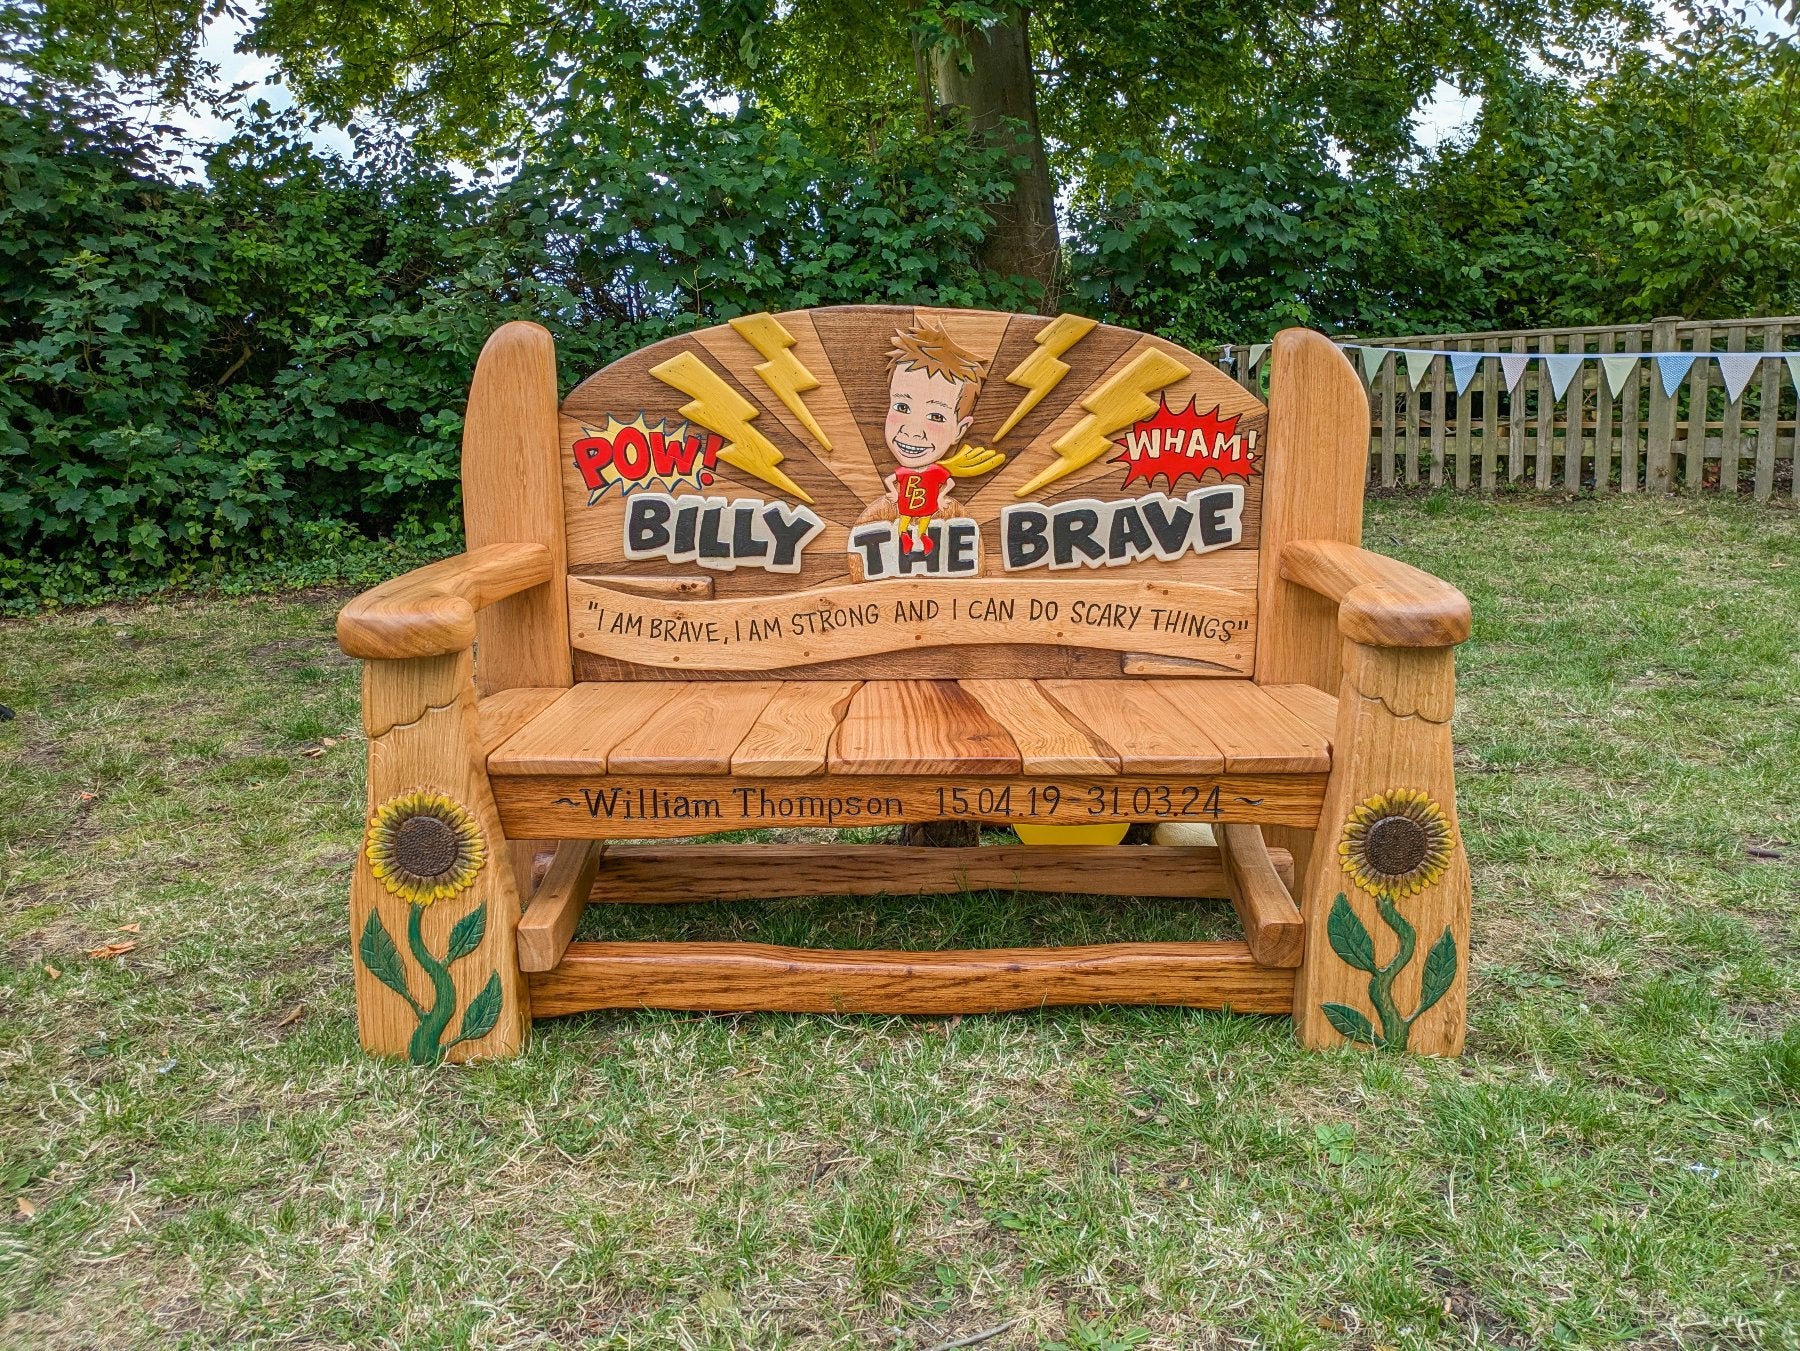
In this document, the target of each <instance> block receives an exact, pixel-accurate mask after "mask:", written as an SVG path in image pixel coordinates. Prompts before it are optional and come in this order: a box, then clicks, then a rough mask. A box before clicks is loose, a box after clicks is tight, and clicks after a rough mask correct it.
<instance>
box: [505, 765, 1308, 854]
mask: <svg viewBox="0 0 1800 1351" xmlns="http://www.w3.org/2000/svg"><path fill="white" fill-rule="evenodd" d="M493 763H494V760H493V759H490V762H489V764H490V772H491V773H492V782H493V789H494V798H495V801H497V802H498V803H499V804H500V817H501V820H502V821H503V822H504V823H505V826H506V834H507V837H508V838H509V839H515V840H573V839H627V840H628V839H646V840H650V839H670V838H673V837H679V836H687V835H707V834H713V833H716V832H719V831H726V830H746V829H750V828H767V827H784V828H785V827H793V826H814V827H818V826H826V827H831V828H834V829H843V828H845V827H850V826H884V825H901V824H903V823H905V822H909V821H939V820H944V819H947V818H952V817H958V818H962V819H965V820H971V821H1027V822H1035V823H1037V824H1039V825H1058V826H1071V825H1103V824H1105V823H1107V822H1109V821H1152V822H1154V821H1161V820H1177V821H1179V820H1188V821H1197V822H1212V821H1215V820H1225V821H1254V822H1256V823H1257V824H1259V825H1289V826H1311V825H1312V824H1313V823H1314V822H1315V821H1317V820H1318V815H1319V804H1320V802H1321V801H1322V800H1323V796H1324V789H1325V778H1326V776H1325V775H1323V774H1215V775H1195V776H1192V777H1184V776H1180V775H1158V776H1149V775H1140V774H1120V775H1116V776H1111V777H1101V776H1098V775H1080V774H1069V775H1058V776H1052V777H1045V778H1025V777H1023V776H1019V775H987V776H975V775H966V776H965V775H933V774H906V775H894V774H885V775H875V774H869V775H857V774H827V775H807V776H805V777H804V778H786V779H737V778H733V777H730V776H727V775H718V774H710V775H673V774H670V775H662V774H604V775H599V774H544V775H535V774H534V775H521V774H517V773H507V774H500V773H497V772H493V771H492V765H493ZM1048 788H1054V789H1055V790H1056V792H1057V794H1058V795H1059V803H1060V805H1059V806H1058V808H1057V809H1056V810H1055V811H1051V810H1050V809H1049V804H1048V802H1047V795H1046V791H1045V790H1046V789H1048ZM1033 789H1036V790H1037V799H1036V802H1037V807H1036V810H1035V811H1033V810H1029V809H1028V804H1029V803H1030V802H1031V800H1032V799H1031V791H1032V790H1033ZM1214 789H1217V790H1218V797H1217V799H1216V806H1217V810H1218V813H1219V815H1218V816H1217V817H1215V816H1213V815H1212V811H1211V809H1210V807H1209V806H1208V803H1209V799H1211V798H1212V794H1213V790H1214ZM1008 791H1010V793H1011V794H1012V796H1011V798H1010V799H1002V798H1001V796H1000V795H1001V794H1002V793H1006V792H1008ZM958 792H960V793H961V794H962V795H963V798H964V800H965V802H966V806H965V807H963V808H961V809H959V808H958V807H957V799H956V796H955V795H956V794H957V793H958ZM1165 793H1166V794H1167V799H1166V801H1165V798H1164V794H1165ZM983 804H986V805H983Z"/></svg>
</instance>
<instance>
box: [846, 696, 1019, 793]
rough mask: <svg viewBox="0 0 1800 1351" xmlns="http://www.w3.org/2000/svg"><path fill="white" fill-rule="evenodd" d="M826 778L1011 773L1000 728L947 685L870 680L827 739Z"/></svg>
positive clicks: (1008, 746)
mask: <svg viewBox="0 0 1800 1351" xmlns="http://www.w3.org/2000/svg"><path fill="white" fill-rule="evenodd" d="M828 763H829V767H830V770H831V772H832V773H833V774H859V775H860V774H1017V773H1018V772H1019V769H1020V758H1019V750H1018V747H1017V746H1015V745H1013V741H1012V738H1011V737H1010V736H1009V735H1007V731H1006V728H1005V727H1004V726H1002V725H1001V724H1000V723H999V722H998V721H996V720H995V719H994V718H993V717H992V715H990V714H989V713H988V711H987V710H986V709H985V708H983V707H982V705H981V703H980V701H978V700H976V699H975V698H973V697H971V696H970V695H969V694H968V693H966V692H965V691H964V690H963V688H962V687H961V686H960V685H958V684H957V683H956V682H955V681H954V680H871V681H868V682H867V683H865V684H864V685H863V686H862V687H861V688H860V689H858V690H857V691H856V693H855V695H853V696H852V697H851V700H850V707H849V709H848V710H847V711H846V712H845V714H844V720H843V721H842V722H841V723H839V724H838V729H837V733H836V735H835V736H834V737H833V738H832V742H831V754H830V759H829V761H828Z"/></svg>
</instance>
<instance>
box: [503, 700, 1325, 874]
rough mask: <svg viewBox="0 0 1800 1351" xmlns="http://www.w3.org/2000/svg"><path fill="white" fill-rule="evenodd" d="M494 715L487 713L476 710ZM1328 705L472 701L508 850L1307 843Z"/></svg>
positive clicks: (1319, 784) (1321, 776) (1321, 785)
mask: <svg viewBox="0 0 1800 1351" xmlns="http://www.w3.org/2000/svg"><path fill="white" fill-rule="evenodd" d="M490 706H491V707H490ZM1336 708H1337V701H1336V700H1335V699H1333V698H1331V697H1330V696H1329V695H1326V694H1322V693H1320V692H1319V691H1318V690H1317V689H1314V688H1312V687H1311V686H1304V685H1276V686H1267V687H1265V686H1259V685H1256V684H1254V683H1252V682H1250V681H1247V680H1156V679H1146V678H1142V677H1133V678H1129V679H1120V680H869V681H830V680H766V681H763V680H746V681H687V682H675V681H623V682H607V683H595V684H582V685H576V686H574V687H573V688H570V689H567V690H510V691H507V692H506V693H505V695H504V696H497V697H496V698H495V699H490V700H485V701H483V709H482V713H483V723H484V725H485V731H484V734H483V743H484V745H485V746H487V747H489V748H490V749H489V750H488V754H487V772H488V775H489V778H490V782H491V783H492V786H493V793H494V799H495V803H496V805H497V807H498V809H499V812H500V817H501V820H502V822H503V823H504V825H505V827H506V832H507V835H508V837H509V838H512V839H519V840H554V839H582V838H590V839H617V838H627V839H636V838H643V839H654V838H671V837H676V836H685V835H699V834H709V833H715V832H718V831H724V830H740V829H746V828H753V827H760V826H824V827H845V826H865V825H895V824H900V823H902V822H907V821H921V820H925V821H928V820H938V819H945V818H963V819H972V820H986V821H1012V822H1031V823H1033V824H1050V825H1082V824H1102V823H1106V822H1116V821H1122V820H1133V819H1143V820H1152V821H1165V822H1172V823H1180V822H1189V823H1208V824H1212V823H1219V822H1225V821H1249V822H1257V823H1261V824H1267V825H1297V826H1310V825H1311V824H1312V823H1313V822H1314V821H1316V820H1317V818H1318V812H1319V807H1320V804H1321V802H1322V801H1323V797H1324V792H1325V783H1326V779H1327V776H1328V774H1329V772H1330V769H1331V735H1332V727H1333V722H1334V719H1335V717H1336Z"/></svg>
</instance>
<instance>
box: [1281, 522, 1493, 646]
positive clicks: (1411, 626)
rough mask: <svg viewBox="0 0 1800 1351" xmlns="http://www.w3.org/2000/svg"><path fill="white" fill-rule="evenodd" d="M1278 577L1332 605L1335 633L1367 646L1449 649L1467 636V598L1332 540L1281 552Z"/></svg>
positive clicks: (1444, 584)
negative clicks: (1322, 598)
mask: <svg viewBox="0 0 1800 1351" xmlns="http://www.w3.org/2000/svg"><path fill="white" fill-rule="evenodd" d="M1281 575H1282V576H1283V577H1285V578H1286V579H1287V580H1288V581H1290V582H1293V583H1295V584H1296V585H1299V586H1303V587H1305V588H1306V589H1307V590H1309V591H1315V592H1317V593H1318V594H1319V595H1321V596H1324V597H1325V598H1326V599H1327V600H1333V601H1336V602H1337V606H1338V632H1339V633H1341V634H1343V635H1344V637H1346V638H1348V639H1350V640H1351V641H1352V642H1357V643H1362V644H1364V645H1365V646H1368V647H1454V646H1456V644H1458V643H1460V642H1462V641H1463V640H1464V639H1465V638H1467V637H1468V636H1469V624H1470V615H1469V599H1468V597H1467V596H1465V595H1463V593H1462V592H1460V591H1458V590H1457V589H1456V588H1455V587H1453V586H1451V585H1450V584H1449V583H1448V582H1441V581H1439V580H1438V579H1437V578H1436V577H1433V576H1432V575H1431V574H1430V573H1429V572H1421V571H1419V569H1417V568H1415V567H1413V566H1411V565H1410V564H1407V563H1402V562H1400V561H1399V560H1397V559H1393V558H1383V557H1382V556H1381V555H1380V554H1374V553H1370V552H1369V551H1368V550H1367V549H1359V548H1358V547H1357V546H1356V545H1354V544H1343V543H1340V542H1339V541H1337V540H1318V539H1311V540H1299V541H1296V542H1295V543H1292V544H1289V545H1286V546H1284V547H1283V549H1282V550H1281Z"/></svg>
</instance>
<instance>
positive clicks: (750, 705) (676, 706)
mask: <svg viewBox="0 0 1800 1351" xmlns="http://www.w3.org/2000/svg"><path fill="white" fill-rule="evenodd" d="M780 688H781V687H780V686H779V685H776V684H775V683H774V682H772V681H763V682H760V683H756V684H735V683H726V682H720V683H715V684H711V685H688V686H684V687H683V688H682V690H681V697H680V698H678V699H677V698H669V699H667V700H665V701H664V703H663V705H662V707H660V708H658V709H656V710H655V711H654V712H653V713H651V714H650V716H649V717H648V718H646V719H644V721H643V722H642V723H640V724H639V725H638V726H637V727H635V728H634V729H632V730H631V731H629V732H627V733H626V734H625V735H624V736H622V737H620V738H619V739H618V741H616V742H614V743H613V748H612V749H611V750H610V751H608V752H607V755H606V768H607V772H608V773H609V774H725V773H728V772H729V771H730V769H731V753H732V752H733V751H734V750H736V749H737V745H738V743H739V742H740V741H742V740H743V739H744V736H745V735H746V734H747V733H748V732H749V731H750V729H751V727H752V726H754V725H755V723H756V720H757V718H759V717H760V716H761V715H762V711H763V709H765V708H767V707H768V704H769V701H770V700H771V699H773V698H774V697H775V692H776V691H777V690H778V689H780Z"/></svg>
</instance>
